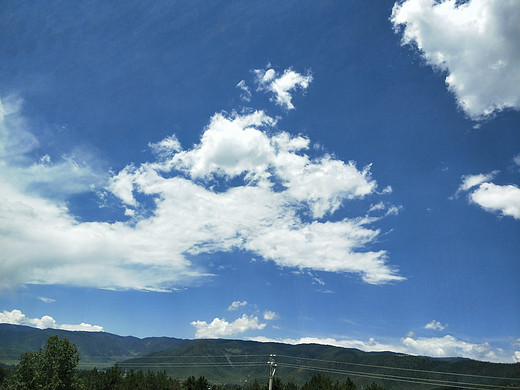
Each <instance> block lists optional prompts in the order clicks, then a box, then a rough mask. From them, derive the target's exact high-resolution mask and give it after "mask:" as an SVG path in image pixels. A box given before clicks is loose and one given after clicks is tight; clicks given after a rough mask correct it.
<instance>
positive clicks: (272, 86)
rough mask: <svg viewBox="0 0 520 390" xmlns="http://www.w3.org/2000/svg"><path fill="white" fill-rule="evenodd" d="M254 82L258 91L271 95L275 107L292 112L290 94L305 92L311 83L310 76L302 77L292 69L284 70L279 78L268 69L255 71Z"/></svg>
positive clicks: (274, 72) (292, 106)
mask: <svg viewBox="0 0 520 390" xmlns="http://www.w3.org/2000/svg"><path fill="white" fill-rule="evenodd" d="M254 72H255V74H256V78H257V79H256V81H257V84H258V88H259V89H260V90H264V91H268V92H271V93H272V94H273V98H272V99H271V100H273V101H274V102H275V103H276V104H277V105H279V106H282V107H284V108H286V109H288V110H293V109H294V105H293V103H292V95H291V93H290V92H292V91H293V90H295V89H302V90H306V89H307V88H308V87H309V84H310V83H311V81H312V75H311V74H307V75H305V76H304V75H302V74H300V73H298V72H295V71H294V70H292V69H286V70H285V71H284V72H283V74H282V75H281V76H278V73H277V72H276V71H275V70H274V69H272V68H270V69H267V70H262V69H256V70H255V71H254Z"/></svg>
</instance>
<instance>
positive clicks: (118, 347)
mask: <svg viewBox="0 0 520 390" xmlns="http://www.w3.org/2000/svg"><path fill="white" fill-rule="evenodd" d="M51 335H58V336H59V337H62V338H63V337H66V338H68V339H69V340H70V341H71V342H73V343H74V344H76V346H77V347H78V351H79V354H80V356H81V360H80V364H79V367H80V368H92V367H94V366H97V367H98V368H99V367H107V366H111V365H113V364H115V363H116V362H118V361H121V360H125V359H129V358H132V357H136V356H143V355H147V354H150V353H153V352H157V351H162V350H165V349H172V348H176V347H179V346H183V345H186V344H188V343H190V340H181V339H176V338H172V337H147V338H144V339H140V338H137V337H132V336H126V337H123V336H118V335H115V334H111V333H105V332H71V331H66V330H58V329H43V330H41V329H36V328H32V327H28V326H19V325H9V324H0V363H7V364H12V363H14V362H16V361H17V360H18V359H19V358H20V354H22V353H23V352H30V351H36V350H38V348H39V347H41V346H42V345H43V344H45V342H46V340H47V339H48V338H49V336H51Z"/></svg>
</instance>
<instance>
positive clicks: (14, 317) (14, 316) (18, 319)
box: [0, 309, 103, 332]
mask: <svg viewBox="0 0 520 390" xmlns="http://www.w3.org/2000/svg"><path fill="white" fill-rule="evenodd" d="M0 323H5V324H12V325H25V326H32V327H34V328H38V329H62V330H70V331H82V332H102V331H103V327H102V326H99V325H91V324H87V323H83V322H82V323H81V324H78V325H73V324H61V325H60V324H57V323H56V321H55V320H54V318H52V317H51V316H47V315H45V316H43V317H41V318H29V317H27V316H26V315H25V314H23V313H22V312H21V311H20V310H17V309H14V310H11V311H7V310H4V311H3V312H1V313H0Z"/></svg>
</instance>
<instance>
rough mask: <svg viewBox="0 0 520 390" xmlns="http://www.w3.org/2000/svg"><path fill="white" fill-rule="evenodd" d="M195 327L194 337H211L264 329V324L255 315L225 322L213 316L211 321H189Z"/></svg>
mask: <svg viewBox="0 0 520 390" xmlns="http://www.w3.org/2000/svg"><path fill="white" fill-rule="evenodd" d="M191 325H192V326H194V327H195V329H196V331H195V338H197V339H212V338H220V337H229V336H235V335H237V334H241V333H245V332H248V331H250V330H261V329H264V328H265V326H266V324H262V323H260V322H259V320H258V317H256V316H247V315H246V314H244V315H243V316H242V317H239V318H237V319H236V320H235V321H233V322H227V321H226V320H225V319H220V318H215V319H214V320H213V321H211V323H209V324H208V323H207V322H206V321H193V322H192V323H191Z"/></svg>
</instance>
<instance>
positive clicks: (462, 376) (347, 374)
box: [0, 324, 520, 390]
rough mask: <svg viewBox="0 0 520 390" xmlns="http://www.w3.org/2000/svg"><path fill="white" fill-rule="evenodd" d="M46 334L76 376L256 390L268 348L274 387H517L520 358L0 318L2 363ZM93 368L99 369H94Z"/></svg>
mask: <svg viewBox="0 0 520 390" xmlns="http://www.w3.org/2000/svg"><path fill="white" fill-rule="evenodd" d="M51 335H58V336H59V337H60V338H67V339H68V340H70V341H71V342H72V343H74V344H75V345H76V346H77V349H78V352H79V357H80V361H79V365H78V368H79V369H80V370H83V371H84V373H83V374H82V376H83V377H84V378H91V379H92V378H97V380H105V379H106V378H105V377H106V376H110V375H112V376H116V377H117V376H120V377H121V378H125V377H126V375H127V374H126V373H128V374H129V373H132V372H133V373H134V374H132V375H137V374H135V373H138V372H142V373H146V372H148V371H150V373H163V374H161V375H167V376H168V377H170V378H173V379H176V380H177V381H179V383H180V382H183V381H186V380H188V378H192V377H204V378H205V380H207V381H209V382H211V383H212V384H215V385H220V386H224V385H226V386H228V387H229V386H231V387H234V386H240V388H245V389H249V390H262V388H263V387H262V386H264V385H265V384H266V383H267V379H268V375H269V365H268V360H269V358H270V355H271V354H274V355H276V356H275V357H274V360H275V362H276V364H277V367H276V374H275V379H276V381H277V384H278V387H280V388H282V387H283V389H285V387H286V385H288V386H289V387H291V386H292V385H294V386H297V387H298V388H303V387H304V385H305V384H306V383H309V382H311V380H312V378H314V377H315V376H316V375H317V374H321V375H323V376H326V377H327V378H330V381H331V382H330V383H329V382H327V383H329V384H330V386H332V387H333V384H336V383H337V384H344V383H346V381H347V379H348V378H350V379H351V380H352V381H354V383H355V384H356V385H357V386H358V387H357V388H361V387H364V388H367V386H369V385H371V384H372V383H374V382H376V383H377V384H379V385H380V386H382V387H384V388H385V389H434V388H446V387H447V386H451V387H454V388H497V389H500V388H504V387H507V388H511V387H512V388H519V389H520V364H518V363H517V364H497V363H488V362H480V361H474V360H469V359H460V358H453V359H434V358H428V357H420V356H410V355H403V354H396V353H391V352H380V353H375V352H363V351H359V350H356V349H347V348H339V347H332V346H325V345H316V344H303V345H289V344H281V343H259V342H253V341H240V340H181V339H175V338H168V337H151V338H144V339H139V338H137V337H122V336H117V335H113V334H109V333H103V332H95V333H91V332H69V331H62V330H53V329H47V330H39V329H35V328H30V327H24V326H15V325H6V324H0V363H3V364H17V363H18V361H19V359H20V355H21V354H22V353H23V352H31V351H37V350H38V349H39V348H40V347H41V346H43V345H44V344H45V342H46V340H47V339H48V338H49V336H51ZM116 363H117V366H116V367H114V366H115V364H116ZM94 367H97V368H98V369H99V371H92V369H93V368H94ZM108 367H114V368H112V369H111V370H109V371H107V372H106V374H105V373H104V369H106V368H108ZM88 372H89V374H87V373H88ZM116 374H117V375H116ZM92 375H93V376H92ZM100 375H101V376H100ZM100 378H101V379H100ZM260 385H261V386H260ZM282 385H283V386H282ZM338 386H339V385H338ZM332 387H331V389H332ZM340 387H341V386H340ZM307 388H308V386H307ZM283 389H282V390H283ZM286 390H295V389H294V388H290V389H289V388H287V389H286ZM332 390H334V389H332ZM336 390H341V389H340V388H337V389H336Z"/></svg>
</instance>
